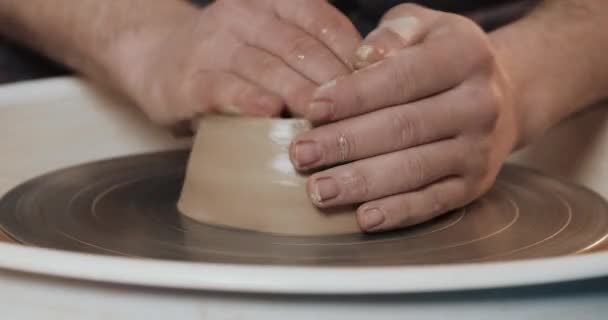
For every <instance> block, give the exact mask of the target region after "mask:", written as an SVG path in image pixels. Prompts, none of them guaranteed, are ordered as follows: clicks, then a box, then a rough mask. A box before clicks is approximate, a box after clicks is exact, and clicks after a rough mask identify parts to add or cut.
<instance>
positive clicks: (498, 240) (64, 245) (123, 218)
mask: <svg viewBox="0 0 608 320" xmlns="http://www.w3.org/2000/svg"><path fill="white" fill-rule="evenodd" d="M186 161H187V152H186V151H172V152H164V153H155V154H146V155H139V156H132V157H126V158H118V159H111V160H106V161H100V162H95V163H89V164H84V165H81V166H77V167H72V168H68V169H64V170H59V171H56V172H53V173H50V174H47V175H44V176H42V177H39V178H36V179H33V180H31V181H29V182H26V183H25V184H23V185H21V186H19V187H17V188H15V189H14V190H12V191H11V192H9V193H8V194H7V195H6V196H5V197H4V198H3V199H2V200H1V201H0V225H1V227H2V229H3V231H5V232H6V233H7V234H8V235H10V236H11V237H12V238H14V239H15V240H16V241H18V242H21V243H24V244H27V245H33V246H40V247H47V248H55V249H63V250H70V251H78V252H88V253H99V254H110V255H124V256H132V257H145V258H158V259H171V260H185V261H198V262H219V263H239V264H265V265H322V266H331V265H336V266H338V265H339V266H370V265H374V266H389V265H420V264H447V263H463V262H478V261H499V260H500V261H502V260H515V259H528V258H541V257H549V256H560V255H569V254H577V253H582V252H589V251H594V250H603V249H604V248H605V247H606V244H605V243H606V235H607V234H608V206H607V205H606V203H605V201H604V200H603V199H602V198H600V197H599V196H598V195H596V194H594V193H592V192H590V191H588V190H586V189H584V188H582V187H578V186H575V185H571V184H568V183H564V182H562V181H559V180H557V179H552V178H549V177H546V176H543V175H541V174H539V173H537V172H535V171H532V170H528V169H524V168H520V167H515V166H506V167H505V168H504V169H503V170H502V172H501V174H500V175H499V178H498V182H497V183H496V185H495V186H494V188H493V189H492V190H491V191H490V192H488V193H487V194H486V195H485V196H484V197H482V198H481V199H479V200H478V201H476V202H474V203H473V204H471V205H469V206H467V207H466V208H464V209H461V210H458V211H455V212H452V213H449V214H446V215H444V216H442V217H439V218H437V219H435V220H433V221H431V222H428V223H425V224H423V225H420V226H416V227H413V228H408V229H405V230H400V231H394V232H389V233H384V234H378V235H364V234H350V235H340V236H324V237H288V236H280V235H272V234H263V233H258V232H249V231H243V230H236V229H228V228H222V227H214V226H209V225H204V224H200V223H197V222H194V221H192V220H190V219H188V218H186V217H183V216H181V215H180V214H179V213H178V211H177V209H176V202H177V198H178V196H179V192H180V188H181V184H182V181H183V177H184V172H185V165H186ZM235 201H238V199H235ZM252 210H255V208H252Z"/></svg>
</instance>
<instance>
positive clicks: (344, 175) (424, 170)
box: [291, 5, 517, 231]
mask: <svg viewBox="0 0 608 320" xmlns="http://www.w3.org/2000/svg"><path fill="white" fill-rule="evenodd" d="M358 55H359V56H360V58H361V59H360V61H358V62H357V65H358V66H360V67H361V68H362V69H361V70H359V71H358V72H356V73H354V74H353V75H350V76H346V77H342V78H338V80H337V81H335V82H329V83H328V84H326V85H324V86H322V87H321V88H320V89H319V90H318V91H316V92H315V94H314V102H313V103H312V104H311V106H310V110H309V111H308V117H309V118H310V119H311V120H313V121H315V122H317V123H328V122H332V123H330V124H326V125H322V126H320V127H318V128H316V129H313V130H312V131H310V132H307V133H305V134H303V135H302V136H300V137H298V138H297V139H296V140H295V141H294V142H293V144H292V146H291V157H292V161H293V163H294V164H295V166H296V167H297V168H298V169H300V170H310V169H317V168H322V167H325V166H332V165H336V164H343V163H346V164H343V165H341V166H338V167H334V168H332V169H329V170H325V171H321V172H319V173H316V174H314V175H313V176H312V177H311V178H310V180H309V183H308V191H309V194H310V197H311V200H312V201H313V202H314V203H315V204H316V205H317V206H319V207H322V208H327V207H334V206H341V205H349V204H356V203H363V204H362V205H361V206H360V207H359V209H358V221H359V224H360V226H361V228H362V229H363V230H365V231H380V230H387V229H393V228H399V227H405V226H409V225H413V224H417V223H421V222H423V221H426V220H429V219H431V218H433V217H436V216H437V215H439V214H442V213H445V212H447V211H449V210H451V209H455V208H457V207H460V206H463V205H465V204H467V203H469V202H470V201H472V200H474V199H475V198H477V197H479V196H480V195H481V194H483V193H484V192H486V191H487V190H488V189H489V188H490V186H491V185H492V184H493V182H494V180H495V177H496V175H497V173H498V171H499V168H500V167H501V164H502V163H503V161H504V160H505V158H506V157H507V155H508V154H509V153H510V151H511V150H512V148H513V145H514V142H515V140H516V131H517V130H516V121H515V117H514V115H515V114H514V111H513V109H512V105H513V103H512V101H511V97H512V94H513V93H512V91H511V89H510V84H509V81H508V78H507V77H506V76H505V73H504V71H503V70H502V69H501V61H498V60H497V58H496V57H495V55H494V52H493V48H492V47H491V45H490V42H489V41H488V39H487V36H486V34H484V32H483V31H482V30H481V29H479V27H478V26H476V25H475V24H474V23H473V22H471V21H469V20H467V19H466V18H464V17H461V16H456V15H452V14H446V13H442V12H437V11H431V10H428V9H424V8H422V7H418V6H413V5H402V6H399V7H396V8H394V9H392V10H391V11H390V12H389V13H387V15H386V16H385V18H384V20H383V22H382V24H381V25H380V27H379V29H378V30H376V31H375V32H373V33H372V34H370V36H369V37H368V38H367V39H366V40H364V45H363V46H362V47H361V48H360V49H359V50H358Z"/></svg>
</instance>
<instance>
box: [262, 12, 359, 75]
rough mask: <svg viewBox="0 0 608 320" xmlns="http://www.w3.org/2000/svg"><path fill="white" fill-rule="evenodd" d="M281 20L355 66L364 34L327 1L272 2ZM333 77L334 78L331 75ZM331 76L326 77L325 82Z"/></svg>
mask: <svg viewBox="0 0 608 320" xmlns="http://www.w3.org/2000/svg"><path fill="white" fill-rule="evenodd" d="M272 3H273V4H274V5H275V10H276V12H277V14H278V16H279V17H281V19H283V20H285V21H290V22H292V23H294V24H295V25H297V26H298V27H300V28H301V29H302V30H304V31H305V32H307V33H308V34H310V35H312V36H313V37H314V38H316V39H318V40H319V41H321V42H322V43H323V44H324V45H325V46H326V47H327V48H329V49H330V50H331V51H332V52H333V53H334V54H335V55H336V56H337V57H338V58H339V59H340V60H341V61H342V62H343V63H344V64H345V65H346V66H352V64H353V61H354V59H355V57H354V54H353V53H354V52H355V50H356V49H357V47H358V46H359V45H360V44H361V35H360V34H359V32H358V31H357V29H356V28H355V26H354V25H353V23H352V22H351V21H350V19H348V18H347V17H346V16H345V15H344V14H342V13H341V12H340V11H339V10H338V9H336V8H335V7H334V6H332V5H331V4H330V3H328V2H327V1H325V0H296V1H273V2H272ZM332 79H333V78H332ZM329 80H331V79H326V80H325V81H323V82H321V83H325V82H326V81H329Z"/></svg>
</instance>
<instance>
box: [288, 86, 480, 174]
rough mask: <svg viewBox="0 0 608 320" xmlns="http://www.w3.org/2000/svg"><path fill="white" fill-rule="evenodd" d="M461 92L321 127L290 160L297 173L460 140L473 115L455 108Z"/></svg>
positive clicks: (298, 142) (294, 148) (294, 147)
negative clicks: (448, 140)
mask: <svg viewBox="0 0 608 320" xmlns="http://www.w3.org/2000/svg"><path fill="white" fill-rule="evenodd" d="M460 96H461V93H460V92H456V91H448V92H446V93H443V94H441V95H439V96H436V97H432V98H429V99H424V100H420V101H417V102H413V103H411V104H406V105H400V106H396V107H390V108H386V109H382V110H378V111H376V112H371V113H368V114H364V115H361V116H357V117H353V118H349V119H345V120H342V121H338V122H334V123H330V124H327V125H324V126H319V127H317V128H315V129H313V130H311V131H308V132H305V133H303V134H302V135H300V136H298V137H297V138H296V139H295V140H294V141H293V142H292V144H291V146H290V157H291V160H292V163H293V164H294V167H295V168H296V169H298V170H302V171H304V170H310V169H314V168H319V167H325V166H329V165H336V164H339V163H343V162H349V161H354V160H359V159H364V158H369V157H372V156H376V155H379V154H385V153H390V152H394V151H398V150H402V149H406V148H410V147H413V146H417V145H423V144H426V143H430V142H433V141H439V140H443V139H447V138H451V137H454V136H456V135H457V134H458V133H459V132H460V131H461V129H462V128H463V127H465V125H466V124H467V123H468V122H467V119H468V117H470V116H473V117H475V115H471V114H470V113H471V112H466V109H465V110H462V109H464V108H456V107H455V104H459V103H460V101H462V100H463V99H462V98H461V97H460Z"/></svg>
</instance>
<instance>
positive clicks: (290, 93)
mask: <svg viewBox="0 0 608 320" xmlns="http://www.w3.org/2000/svg"><path fill="white" fill-rule="evenodd" d="M231 68H232V72H234V73H235V74H237V75H239V76H241V77H242V78H244V79H246V80H248V81H250V82H251V83H253V84H255V85H258V86H260V87H263V88H266V89H268V90H269V91H271V92H273V93H274V94H276V95H277V96H279V97H281V99H283V100H284V101H285V102H286V103H287V105H288V106H289V108H290V110H291V111H292V112H293V113H295V114H296V115H301V114H303V113H304V110H306V108H307V106H308V103H310V97H311V96H312V92H313V91H314V90H315V88H316V87H317V86H316V85H315V84H314V83H313V82H312V81H310V80H308V79H306V78H305V77H304V76H302V75H301V74H299V73H298V72H296V71H294V70H293V69H292V68H290V67H289V66H288V65H286V64H285V62H283V61H282V60H281V59H280V58H278V57H276V56H274V55H272V54H270V53H268V52H265V51H263V50H260V49H258V48H254V47H251V46H246V45H245V46H243V47H241V48H240V49H239V50H238V51H236V52H235V53H234V56H233V59H232V65H231Z"/></svg>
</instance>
